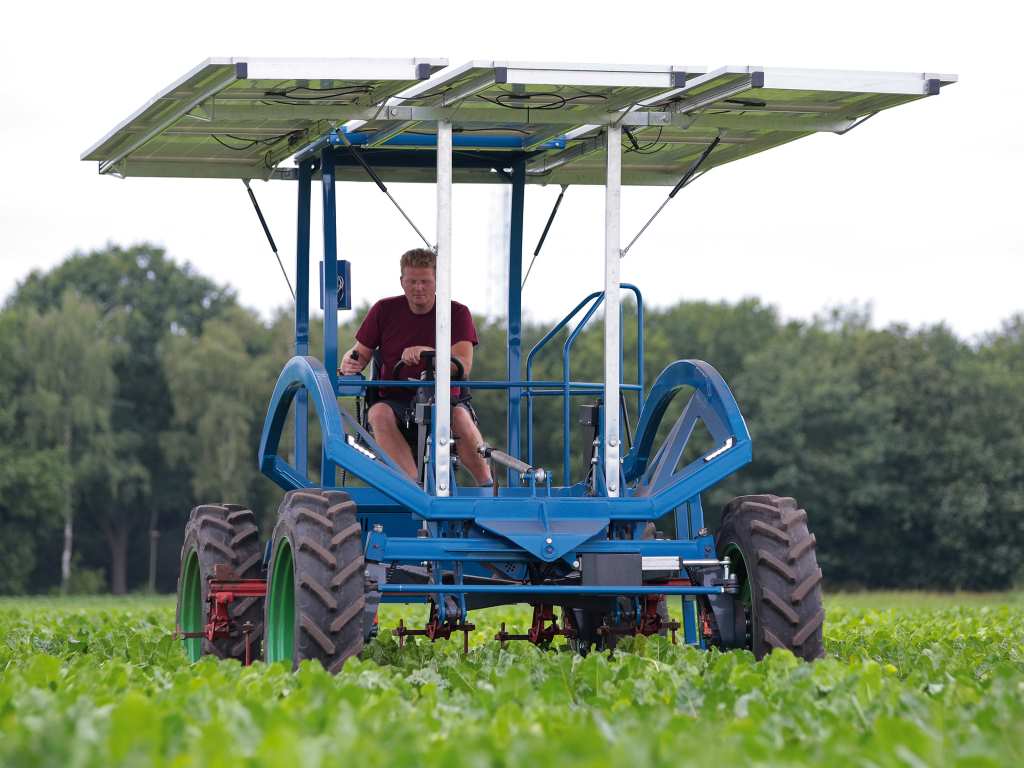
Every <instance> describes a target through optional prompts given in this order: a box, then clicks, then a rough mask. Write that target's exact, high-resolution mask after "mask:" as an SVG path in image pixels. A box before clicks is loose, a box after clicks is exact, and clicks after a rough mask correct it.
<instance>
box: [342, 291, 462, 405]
mask: <svg viewBox="0 0 1024 768" xmlns="http://www.w3.org/2000/svg"><path fill="white" fill-rule="evenodd" d="M434 322H435V316H434V309H433V308H432V309H431V310H430V311H429V312H427V313H426V314H424V315H417V314H416V313H414V312H413V311H412V310H411V309H409V302H408V300H406V298H405V296H404V295H402V296H391V297H389V298H387V299H381V300H380V301H378V302H377V303H376V304H374V305H373V306H372V307H370V311H369V312H367V313H366V318H365V319H364V320H363V324H362V325H361V326H359V330H358V331H356V341H358V342H359V343H360V344H362V345H363V346H365V347H369V348H370V349H377V348H378V347H379V348H380V355H381V363H382V367H381V378H383V379H390V378H391V377H392V375H393V371H394V369H395V363H397V362H398V361H399V360H401V359H402V351H403V350H405V349H406V348H407V347H418V346H424V347H433V346H434ZM460 341H468V342H471V343H472V344H473V346H476V345H477V344H478V343H479V341H478V340H477V337H476V327H475V326H474V325H473V315H472V314H470V311H469V308H468V307H467V306H466V305H465V304H460V303H459V302H457V301H453V302H452V344H457V343H459V342H460ZM423 369H424V366H423V365H415V366H410V365H406V366H403V367H402V371H401V374H402V378H417V379H418V378H419V376H420V373H422V372H423ZM380 395H381V397H383V398H389V399H392V400H411V399H412V397H413V390H412V389H409V388H403V389H398V388H391V389H387V388H383V389H381V391H380ZM452 396H453V397H458V396H459V390H458V389H456V388H454V387H453V388H452Z"/></svg>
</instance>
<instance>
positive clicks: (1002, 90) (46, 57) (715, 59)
mask: <svg viewBox="0 0 1024 768" xmlns="http://www.w3.org/2000/svg"><path fill="white" fill-rule="evenodd" d="M663 5H664V9H662V8H661V7H659V4H658V3H641V4H637V3H628V2H626V3H622V2H619V3H614V4H607V3H601V2H595V3H578V2H577V3H570V4H561V5H560V4H556V3H529V2H515V3H506V4H497V3H480V2H477V3H451V2H446V3H429V2H418V3H410V4H403V3H400V2H390V3H387V4H381V5H373V4H366V3H358V4H345V3H303V4H298V3H292V4H288V3H280V2H275V3H270V4H261V3H257V2H243V3H236V2H231V3H218V2H210V1H209V0H207V2H204V3H201V4H192V3H187V2H175V3H173V4H165V3H160V4H155V3H139V2H133V3H123V4H114V3H102V2H89V3H75V4H73V5H72V4H68V5H67V6H63V5H62V4H59V3H41V2H37V3H31V4H23V3H18V4H7V5H6V6H5V8H4V10H3V11H0V14H2V16H0V19H2V28H3V30H4V34H3V43H2V45H0V64H2V67H3V73H4V76H3V77H2V78H0V113H2V115H3V119H2V120H0V139H2V146H3V147H4V148H5V149H6V155H7V156H6V158H5V163H4V164H5V169H4V170H5V173H4V174H3V181H2V183H0V235H2V238H3V247H2V253H3V255H2V256H0V297H3V296H6V295H8V294H9V292H10V291H11V290H12V289H13V288H14V287H15V285H16V283H17V282H18V281H19V280H21V279H23V278H24V276H25V275H27V274H28V272H29V271H31V270H32V269H34V268H42V269H47V268H50V267H53V266H55V265H56V264H58V263H59V262H60V261H61V260H62V259H64V258H65V257H66V256H67V255H68V254H69V253H71V252H72V251H74V250H88V249H92V248H98V247H102V246H103V245H104V244H106V243H107V242H116V243H120V244H124V245H128V244H131V243H134V242H138V241H142V240H149V241H152V242H155V243H159V244H162V245H163V246H165V247H166V248H167V250H168V252H169V253H170V255H171V256H173V257H174V258H176V259H178V260H182V261H184V260H188V261H191V262H192V263H193V264H194V265H195V266H196V268H197V269H198V270H199V271H200V272H202V273H204V274H206V275H209V276H211V277H212V278H214V279H215V280H218V281H222V282H227V283H229V284H231V285H232V286H234V287H235V288H236V289H237V291H238V293H239V296H240V298H241V300H242V302H243V303H245V304H247V305H249V306H252V307H256V308H258V309H259V310H260V311H262V312H264V313H267V312H269V310H270V309H271V308H272V307H275V306H278V305H283V304H285V303H287V301H288V295H287V289H286V288H285V286H284V284H283V281H282V279H281V275H280V273H279V271H278V267H277V265H276V264H275V263H274V261H273V257H272V256H271V254H270V252H269V250H268V249H267V246H266V242H265V240H264V238H263V234H262V232H261V230H260V228H259V224H258V222H257V221H256V218H255V216H254V214H253V212H252V209H251V207H250V204H249V201H248V199H247V198H246V196H245V193H244V189H243V187H242V184H241V183H240V182H238V181H220V180H195V181H193V180H171V179H128V180H126V181H120V180H116V179H113V178H106V177H100V176H98V175H97V173H96V166H95V164H94V163H83V162H80V161H79V160H78V157H79V155H80V153H81V152H82V151H83V150H84V149H85V148H87V147H88V146H90V145H92V144H93V143H94V142H95V141H96V140H97V139H99V138H100V137H101V136H103V135H104V134H105V133H106V132H107V131H108V130H110V129H111V128H112V127H113V126H114V125H115V124H116V123H117V122H118V121H120V120H121V119H123V118H124V117H126V116H127V115H128V114H130V113H131V112H132V111H134V110H135V109H136V108H138V107H139V106H141V105H142V103H143V102H144V101H146V100H147V99H148V98H150V97H151V96H153V95H154V94H155V93H156V92H157V91H158V90H160V89H161V88H163V87H164V86H166V85H168V84H169V83H171V82H172V81H173V80H175V79H177V78H178V77H180V76H181V75H183V74H184V73H185V72H187V71H188V70H189V69H191V68H192V67H194V66H195V65H197V64H199V63H200V62H201V61H202V60H203V59H205V58H208V57H210V56H324V57H344V56H379V57H388V56H403V57H408V56H441V57H446V58H448V60H449V61H450V62H451V63H453V64H458V63H461V62H463V61H466V60H469V59H472V58H488V59H509V60H527V61H528V60H536V61H597V62H619V63H657V64H700V65H705V66H708V67H717V66H721V65H724V64H743V65H747V64H754V65H762V66H794V67H807V68H815V67H820V68H830V69H873V70H889V71H912V72H920V71H926V72H939V73H955V74H958V75H959V76H960V82H959V83H957V84H955V85H952V86H949V87H947V88H945V89H943V92H942V94H941V95H940V96H938V97H935V98H930V99H924V100H921V101H918V102H915V103H913V104H909V105H905V106H903V107H898V108H896V109H894V110H891V111H888V112H883V113H882V114H880V115H878V116H877V117H875V118H874V119H873V120H871V121H869V122H867V123H866V124H865V125H863V126H861V127H859V128H857V129H856V130H854V131H852V132H851V133H849V134H847V135H846V136H842V137H839V136H834V135H822V136H814V137H810V138H807V139H802V140H800V141H798V142H795V143H793V144H790V145H787V146H784V147H780V148H776V149H773V150H770V151H768V152H767V153H764V154H762V155H759V156H755V157H752V158H746V159H744V160H741V161H739V162H737V163H735V164H732V165H728V166H725V167H722V168H719V169H716V170H714V171H713V172H712V173H709V174H708V175H707V176H705V177H704V178H702V179H701V180H700V181H699V182H697V183H696V184H694V185H693V186H692V187H689V188H688V189H687V190H686V191H685V192H683V193H681V194H680V195H679V196H678V197H676V198H675V200H674V201H673V203H672V204H671V205H670V206H669V208H668V209H667V210H666V211H665V213H664V214H663V215H662V216H661V217H660V218H659V219H658V220H657V222H656V223H655V225H654V226H653V227H652V228H651V230H649V232H648V233H647V234H645V235H644V237H643V239H641V241H640V242H639V243H638V244H637V246H636V247H635V248H634V249H633V251H631V252H630V254H629V256H628V257H627V258H626V259H625V261H624V262H623V270H622V274H623V279H624V280H629V281H632V282H636V283H638V284H639V285H640V286H641V288H642V289H643V290H644V293H645V296H646V298H647V300H648V301H649V302H651V303H652V304H655V305H665V304H670V303H673V302H675V301H677V300H679V299H690V300H693V299H710V300H719V299H726V300H729V301H734V300H737V299H739V298H742V297H745V296H759V297H761V298H762V299H763V300H764V301H766V302H769V303H771V304H774V305H776V306H778V307H779V308H780V310H781V311H782V313H783V315H784V316H787V317H810V316H811V315H813V314H815V313H816V312H819V311H821V310H822V309H824V308H825V307H828V306H832V305H835V304H840V303H842V304H848V303H852V302H859V303H865V302H867V303H870V304H871V305H872V306H873V307H874V315H875V319H876V323H877V324H885V323H888V322H891V321H902V322H907V323H909V324H911V325H915V326H916V325H920V324H924V323H933V322H939V321H945V322H947V323H948V324H949V325H951V326H952V327H953V328H954V329H955V330H956V331H957V332H959V333H960V334H962V335H964V336H971V335H974V334H977V333H981V332H984V331H986V330H994V329H996V328H997V327H998V325H999V323H1000V322H1001V321H1002V320H1003V319H1005V318H1007V317H1009V316H1010V315H1011V314H1012V313H1014V312H1018V311H1022V310H1024V299H1022V294H1021V284H1022V283H1024V279H1022V278H1024V266H1022V256H1024V228H1022V226H1021V223H1020V219H1021V217H1022V213H1021V210H1022V206H1021V195H1020V193H1019V191H1018V188H1019V185H1020V183H1021V179H1022V177H1024V99H1021V97H1020V89H1021V80H1020V76H1021V75H1020V58H1021V57H1020V54H1019V49H1020V43H1019V36H1020V33H1021V28H1022V25H1021V22H1022V20H1024V13H1022V12H1021V11H1020V10H1019V9H1020V4H1019V3H1007V2H989V1H988V0H983V1H982V2H977V1H976V2H972V3H962V2H959V3H952V2H951V3H940V2H931V3H921V2H893V0H888V1H887V2H874V1H872V0H865V1H862V2H856V3H844V4H840V3H829V2H820V0H819V2H807V3H803V2H801V3H795V2H794V3H778V2H775V3H772V2H758V3H743V2H733V3H728V4H721V3H707V4H704V6H703V7H704V8H706V10H696V9H695V6H694V4H692V3H678V2H676V3H665V4H663ZM318 13H321V14H322V18H323V22H322V23H321V22H319V21H318V20H317V19H318ZM389 187H390V188H391V189H392V191H393V193H394V194H395V195H396V197H397V198H398V199H399V201H401V202H402V203H403V205H405V206H406V207H407V209H408V210H409V212H410V213H411V215H412V216H413V219H414V220H415V221H416V222H417V223H418V224H419V225H420V227H421V228H422V229H424V230H425V231H426V233H427V236H428V237H430V238H433V232H434V191H433V187H432V186H429V185H398V184H394V185H389ZM254 189H255V191H256V194H257V196H258V197H259V198H260V202H261V204H262V205H263V208H264V211H265V213H266V215H267V218H268V220H269V222H270V225H271V229H272V231H273V233H274V236H275V238H276V240H277V242H278V245H279V247H280V248H281V251H282V256H283V258H284V259H285V264H286V266H287V267H288V268H289V269H291V268H292V266H291V264H290V262H291V261H292V260H293V259H294V239H295V235H294V215H295V210H294V190H295V187H294V185H293V184H290V183H286V182H276V183H271V184H262V183H256V184H254ZM666 192H667V190H666V189H661V188H653V189H641V188H636V187H630V188H627V189H625V190H624V193H623V211H622V217H623V224H622V232H623V238H624V241H623V242H627V241H628V239H629V238H631V237H632V235H633V234H634V233H635V232H636V231H637V230H638V229H639V227H640V226H641V225H642V224H643V222H644V220H645V219H646V218H647V216H648V215H649V214H650V212H651V211H652V210H653V209H654V208H655V207H657V205H658V204H659V203H660V202H661V200H662V199H663V197H664V195H665V194H666ZM556 195H557V187H537V186H530V187H529V188H528V189H527V197H526V226H525V235H524V240H525V243H524V259H525V260H527V261H528V260H529V254H530V253H531V252H532V250H533V246H534V244H535V243H536V240H537V238H538V236H539V234H540V231H541V228H542V227H543V224H544V221H545V218H546V216H547V214H548V211H549V209H550V207H551V205H552V203H553V202H554V199H555V197H556ZM500 200H501V192H500V191H499V190H498V189H497V188H496V187H495V188H493V189H488V188H482V187H480V186H477V185H472V186H470V185H466V186H457V187H456V190H455V196H454V206H455V207H454V218H455V232H454V249H455V251H454V252H455V267H456V273H455V276H454V294H453V295H454V297H455V298H456V299H459V300H461V301H464V302H465V303H467V304H469V305H470V306H471V308H473V309H474V311H478V312H487V313H489V314H492V315H501V314H503V312H504V306H503V303H502V302H501V301H500V300H499V299H498V295H497V294H498V292H497V291H496V290H494V286H493V282H494V279H495V275H496V273H497V272H498V271H499V270H498V268H497V266H496V265H497V263H498V259H499V258H500V248H499V247H498V245H497V240H498V237H497V234H498V233H500V225H498V224H497V223H496V222H494V221H493V220H491V219H492V217H493V216H494V215H495V214H496V213H497V211H498V210H499V209H500ZM357 204H358V207H357ZM339 206H340V211H341V213H340V216H339V222H338V232H339V251H340V255H341V257H342V258H348V259H350V260H351V261H352V262H353V272H354V274H353V284H354V289H355V292H356V297H357V301H363V300H365V301H372V300H375V299H377V298H379V297H380V296H383V295H389V294H393V293H395V292H397V290H398V284H397V272H398V269H397V258H398V255H399V254H400V253H401V252H402V251H403V250H405V249H406V248H408V247H413V246H415V245H417V244H418V243H417V240H416V238H415V235H414V234H413V233H412V232H411V230H409V229H408V228H407V226H406V224H405V223H404V221H402V220H401V219H400V218H399V216H398V214H397V212H396V211H394V210H393V209H392V208H391V207H390V204H389V203H388V202H387V200H386V199H385V198H384V197H383V196H382V195H381V194H380V193H379V192H377V190H376V189H375V188H374V187H372V185H368V184H358V185H357V184H352V183H349V184H343V185H340V188H339ZM313 220H314V223H315V224H316V223H317V222H318V221H319V209H318V200H317V193H314V219H313ZM313 244H314V253H315V252H316V250H317V249H318V247H319V237H318V233H317V234H315V235H314V240H313ZM602 253H603V191H602V189H601V188H599V187H573V188H570V189H569V191H568V193H567V194H566V198H565V201H564V203H563V206H562V210H561V213H560V214H559V218H558V219H557V221H556V223H555V225H554V227H553V228H552V231H551V234H550V236H549V238H548V241H547V243H546V245H545V247H544V251H543V252H542V254H541V256H540V258H539V260H538V263H537V266H536V267H535V268H534V272H533V274H532V275H531V277H530V281H529V283H528V284H527V288H526V291H525V294H524V308H525V311H526V313H527V315H528V316H530V317H532V318H535V319H547V320H553V319H556V318H557V317H558V316H560V315H562V314H563V313H564V312H566V311H567V310H568V309H570V308H571V307H572V306H573V304H574V303H575V302H576V300H577V299H579V298H582V296H583V295H585V293H586V292H588V291H590V290H592V289H594V288H595V287H599V286H600V284H601V282H602V270H601V259H602ZM381 260H383V262H382V261H381ZM311 261H313V269H314V271H315V269H316V261H317V259H316V258H314V259H312V260H311ZM382 263H384V264H387V266H386V267H384V268H382V267H381V264H382ZM314 284H315V283H314Z"/></svg>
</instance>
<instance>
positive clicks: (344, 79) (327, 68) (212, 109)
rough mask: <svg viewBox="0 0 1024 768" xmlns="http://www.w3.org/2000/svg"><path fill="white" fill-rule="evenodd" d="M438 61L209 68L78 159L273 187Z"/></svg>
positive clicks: (216, 62)
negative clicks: (292, 160) (334, 131)
mask: <svg viewBox="0 0 1024 768" xmlns="http://www.w3.org/2000/svg"><path fill="white" fill-rule="evenodd" d="M446 63H447V62H446V61H444V60H443V59H440V60H439V59H239V58H225V59H207V60H206V61H204V62H203V63H202V64H200V65H199V66H198V67H196V68H195V69H193V70H192V71H191V72H189V73H188V74H187V75H185V76H184V77H182V78H181V79H180V80H178V81H177V82H175V83H173V84H171V85H170V86H168V87H167V88H165V89H164V90H162V91H161V92H160V93H158V94H157V95H156V96H155V97H154V98H153V99H151V100H150V101H149V102H147V103H146V104H145V105H144V106H143V107H142V108H141V109H139V110H138V111H137V112H135V113H134V114H133V115H131V117H129V118H128V119H127V120H125V121H123V122H122V123H121V124H119V125H118V126H117V127H116V128H115V129H114V130H113V131H111V132H110V133H109V134H107V135H106V136H105V137H104V138H103V139H101V140H100V141H99V142H97V143H96V144H95V145H94V146H92V147H91V148H89V149H88V150H86V151H85V153H83V155H82V159H83V160H98V161H99V164H100V173H114V174H117V175H122V176H184V177H227V178H269V177H270V175H271V174H272V173H273V170H274V168H275V166H276V165H277V164H278V163H279V162H281V161H282V160H284V159H286V158H287V157H289V156H290V155H292V154H294V153H295V151H296V149H299V148H301V147H302V146H303V145H304V144H306V143H308V142H310V141H313V140H315V139H316V138H317V137H319V136H320V135H322V134H323V133H324V132H326V131H328V130H330V129H331V128H332V127H333V126H335V125H337V124H338V122H339V121H341V120H345V119H347V118H348V117H349V115H350V114H351V112H352V110H353V109H370V110H372V109H374V108H375V107H376V105H378V104H380V103H382V102H383V101H385V100H386V99H387V98H388V97H390V96H392V95H394V94H396V93H398V92H399V91H402V90H404V89H406V88H408V87H409V86H411V85H414V84H415V83H417V82H419V81H421V80H425V79H427V78H428V77H429V76H430V75H431V74H432V73H434V72H436V71H437V70H438V69H440V68H442V67H443V66H444V65H445V64H446Z"/></svg>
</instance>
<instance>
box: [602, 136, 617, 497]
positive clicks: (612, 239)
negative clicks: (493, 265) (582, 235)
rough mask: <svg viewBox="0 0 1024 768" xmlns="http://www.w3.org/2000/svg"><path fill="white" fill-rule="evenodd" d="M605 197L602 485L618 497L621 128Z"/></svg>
mask: <svg viewBox="0 0 1024 768" xmlns="http://www.w3.org/2000/svg"><path fill="white" fill-rule="evenodd" d="M607 138H608V166H607V176H606V179H605V195H604V433H603V436H602V439H603V449H604V481H605V487H606V488H607V490H608V495H609V496H618V495H619V363H620V358H619V344H620V338H619V322H620V317H619V261H620V259H621V258H622V256H621V253H620V251H619V229H620V220H619V207H620V202H621V197H622V127H621V126H620V125H609V126H608V137H607Z"/></svg>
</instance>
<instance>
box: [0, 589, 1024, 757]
mask: <svg viewBox="0 0 1024 768" xmlns="http://www.w3.org/2000/svg"><path fill="white" fill-rule="evenodd" d="M828 608H829V620H828V623H827V624H826V644H827V649H828V652H829V653H828V658H826V659H824V660H822V661H819V662H816V663H814V664H806V663H802V662H799V661H797V660H796V659H795V658H794V657H793V656H792V655H790V654H788V653H778V652H776V653H774V654H772V655H771V656H770V657H769V658H767V659H766V660H765V661H763V662H761V663H757V662H755V661H754V659H753V657H752V656H750V655H749V654H747V653H729V654H720V653H717V652H709V653H705V652H701V651H698V650H695V649H692V648H686V647H683V646H678V645H672V644H671V643H670V642H668V641H667V640H664V639H662V638H657V637H656V638H650V639H639V640H636V641H634V640H632V639H628V640H626V641H625V643H624V646H623V647H621V648H620V649H619V650H618V651H616V653H615V655H614V657H612V658H609V657H607V656H605V655H602V654H591V655H590V656H588V657H586V658H580V657H578V656H575V655H573V654H572V653H570V652H568V650H567V649H562V650H557V649H556V650H552V651H548V652H541V651H538V650H537V649H535V648H533V647H532V646H530V645H528V644H526V643H512V644H509V645H508V646H507V647H506V648H501V647H500V646H498V644H497V643H495V642H493V641H490V642H484V641H483V640H484V638H486V637H492V636H493V633H494V631H495V630H496V628H497V623H498V622H500V621H506V622H509V624H510V625H515V626H519V625H521V624H522V622H523V621H524V619H525V616H524V614H523V613H522V612H521V611H517V610H508V609H491V610H490V611H487V612H481V614H479V615H477V616H476V622H477V624H478V626H480V627H481V632H479V633H478V634H477V637H478V638H479V639H480V643H479V644H478V645H476V646H475V647H474V648H472V649H471V650H470V653H469V654H468V655H465V656H464V655H463V654H462V653H461V643H457V642H438V643H435V644H430V643H427V642H420V643H413V644H411V645H409V646H407V647H406V648H405V649H403V650H401V651H400V650H399V649H398V647H397V646H396V645H395V643H394V642H393V641H392V640H391V639H390V637H387V636H386V633H385V637H384V638H383V639H381V640H378V641H376V642H374V643H373V644H371V645H370V646H369V647H368V648H367V649H366V651H365V652H364V654H363V656H362V658H361V659H359V660H352V661H350V662H349V663H348V664H347V665H346V667H345V669H344V671H343V672H342V673H341V674H340V675H338V676H337V677H331V676H330V675H328V674H327V673H326V672H324V671H323V670H322V669H321V668H320V667H319V666H317V665H311V666H304V667H303V668H302V669H300V670H299V671H298V672H297V673H294V674H293V673H291V672H290V671H289V670H287V669H285V668H284V667H283V666H280V665H275V666H271V667H267V666H265V665H263V664H256V665H254V666H253V667H251V668H242V667H240V666H239V665H238V664H236V663H233V662H216V661H213V660H211V659H206V660H203V661H201V662H200V663H199V664H197V665H189V664H188V663H187V661H186V660H185V658H184V656H183V654H182V652H181V649H180V645H179V644H178V643H176V642H175V641H173V640H172V639H171V638H170V637H169V630H170V629H171V627H172V625H173V607H172V606H169V605H168V604H167V603H166V602H156V601H136V602H128V603H126V604H124V606H123V607H117V604H113V603H102V602H99V603H95V604H92V605H86V606H84V607H82V608H81V609H77V610H66V609H61V610H58V611H56V612H52V611H50V610H48V609H47V607H46V605H45V604H42V603H26V602H21V603H8V604H4V603H0V637H2V638H3V641H2V642H0V765H4V766H8V765H10V766H18V765H26V766H28V765H33V766H36V765H39V766H47V765H52V766H61V768H65V767H66V766H90V765H111V764H131V765H173V766H189V765H214V766H217V765H224V766H232V767H233V768H234V767H235V766H239V765H267V766H269V765H274V766H281V765H282V764H289V763H290V764H295V765H302V766H307V765H308V766H316V765H338V764H351V765H358V766H377V765H380V766H407V765H409V766H411V765H425V766H434V765H436V766H442V765H443V766H446V768H453V767H454V768H459V767H460V766H477V765H481V766H482V765H509V766H512V765H516V766H520V765H526V764H528V763H531V762H532V763H537V762H540V763H541V764H544V765H559V766H573V765H591V766H604V765H608V766H612V765H615V766H621V765H624V764H626V765H628V764H630V763H633V764H637V765H640V764H644V765H647V764H651V765H669V764H672V765H678V764H680V763H684V764H685V763H690V762H693V763H696V762H700V763H702V764H704V763H709V762H711V763H713V762H717V761H720V760H730V761H734V762H739V763H740V764H746V765H756V764H776V765H823V764H826V763H828V762H831V763H833V764H837V765H846V764H865V765H868V764H870V765H879V766H886V765H894V766H895V765H947V764H948V765H972V766H987V765H992V766H1002V765H1012V764H1024V728H1022V726H1021V724H1022V723H1024V646H1022V642H1021V639H1022V637H1024V606H1022V605H1020V603H1019V601H1018V602H1017V603H1011V604H1007V605H996V606H992V605H987V606H970V605H961V606H950V607H944V608H920V609H900V610H899V611H897V610H881V611H876V610H872V609H870V608H864V607H858V606H856V605H844V604H843V603H842V601H830V602H829V605H828ZM404 610H405V613H398V612H394V611H393V612H391V613H389V614H387V615H385V616H384V620H385V623H386V624H389V623H390V624H393V623H394V621H397V617H398V616H399V615H404V616H406V617H409V616H410V613H409V609H404Z"/></svg>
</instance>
